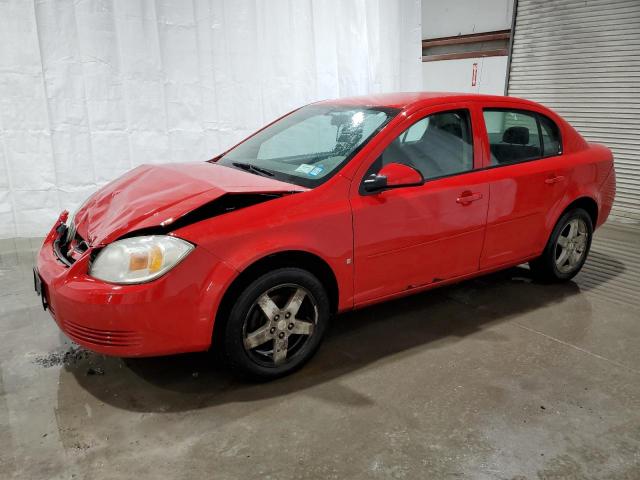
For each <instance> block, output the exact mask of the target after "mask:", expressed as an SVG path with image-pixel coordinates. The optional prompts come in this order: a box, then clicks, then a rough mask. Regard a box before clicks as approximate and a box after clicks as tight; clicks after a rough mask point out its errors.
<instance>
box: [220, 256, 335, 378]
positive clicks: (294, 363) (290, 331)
mask: <svg viewBox="0 0 640 480" xmlns="http://www.w3.org/2000/svg"><path fill="white" fill-rule="evenodd" d="M330 317H331V309H330V304H329V297H328V296H327V292H326V290H325V288H324V287H323V286H322V283H320V281H319V280H318V279H317V278H316V277H315V276H314V275H312V274H311V273H309V272H308V271H306V270H303V269H300V268H279V269H277V270H273V271H271V272H268V273H266V274H264V275H262V276H261V277H259V278H258V279H256V280H254V281H253V282H252V283H251V284H249V285H248V286H247V287H246V288H245V289H244V291H243V292H242V293H241V294H240V296H239V297H238V299H237V301H236V302H235V304H234V305H233V307H232V308H231V310H230V313H229V317H228V320H227V324H226V326H225V328H224V330H223V332H222V333H223V335H224V338H223V351H224V356H225V360H226V362H227V364H228V365H229V367H230V368H231V370H232V371H233V372H234V373H236V374H238V375H240V376H242V377H245V378H249V379H252V380H261V381H266V380H272V379H275V378H278V377H282V376H284V375H288V374H290V373H292V372H294V371H295V370H297V369H299V368H300V367H302V366H303V365H304V364H305V363H306V362H307V361H308V360H309V359H310V358H311V357H312V356H313V355H314V353H315V352H316V350H317V349H318V347H319V346H320V342H321V340H322V338H323V336H324V333H325V331H326V328H327V325H328V323H329V319H330ZM274 347H276V348H275V349H274Z"/></svg>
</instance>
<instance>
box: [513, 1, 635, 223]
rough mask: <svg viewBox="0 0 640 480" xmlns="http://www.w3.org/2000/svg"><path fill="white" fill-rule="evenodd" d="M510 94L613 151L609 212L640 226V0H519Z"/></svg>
mask: <svg viewBox="0 0 640 480" xmlns="http://www.w3.org/2000/svg"><path fill="white" fill-rule="evenodd" d="M514 30H515V31H514V36H513V49H512V56H511V66H510V69H509V83H508V90H507V91H508V94H509V95H513V96H516V97H523V98H528V99H530V100H534V101H536V102H540V103H542V104H544V105H546V106H548V107H550V108H552V109H553V110H555V111H556V112H558V113H559V114H560V115H562V116H563V117H564V118H565V119H567V120H568V121H569V122H570V123H571V124H572V125H573V126H574V127H575V128H576V129H577V130H578V131H579V132H580V133H581V134H582V135H583V136H584V137H585V138H586V139H587V140H588V141H591V142H598V143H604V144H605V145H607V146H608V147H609V148H611V150H612V151H613V154H614V157H615V165H616V173H617V194H616V201H615V204H614V210H613V213H615V214H616V215H619V216H621V217H629V218H631V219H634V220H640V0H552V1H542V0H519V1H518V2H517V10H516V17H515V25H514Z"/></svg>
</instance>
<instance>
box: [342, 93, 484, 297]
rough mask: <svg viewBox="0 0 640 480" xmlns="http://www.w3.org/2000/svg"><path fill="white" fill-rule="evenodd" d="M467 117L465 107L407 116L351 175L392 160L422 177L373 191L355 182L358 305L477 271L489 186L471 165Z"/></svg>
mask: <svg viewBox="0 0 640 480" xmlns="http://www.w3.org/2000/svg"><path fill="white" fill-rule="evenodd" d="M471 120H472V114H471V111H470V109H469V107H468V106H466V105H460V106H459V108H458V106H456V108H455V109H451V106H450V107H449V108H447V109H444V108H441V109H440V111H434V110H433V109H431V110H430V111H429V112H428V113H421V112H418V113H416V114H414V115H412V116H411V117H410V118H408V119H407V121H406V122H405V123H404V128H402V127H399V129H401V133H400V134H399V135H396V136H394V137H392V138H393V140H390V142H389V143H388V145H387V146H386V148H385V149H384V150H383V151H382V153H381V155H379V156H378V157H377V158H376V160H375V161H373V162H371V164H370V165H369V166H368V169H367V171H366V173H364V175H363V176H362V177H361V178H360V179H358V178H356V180H354V181H357V182H358V184H360V185H361V181H362V180H363V179H364V178H366V177H367V176H369V175H371V174H375V173H377V172H378V171H379V170H380V169H381V168H382V167H383V166H384V165H386V164H389V163H402V164H406V165H409V166H412V167H413V168H415V169H417V170H419V171H420V172H421V173H422V175H423V176H424V178H425V182H424V184H423V185H420V186H412V187H401V188H397V189H389V190H384V191H381V192H377V193H373V194H371V193H367V192H365V191H364V190H363V188H352V198H351V204H352V211H353V227H354V272H355V276H354V289H355V304H356V305H362V304H366V303H371V302H374V301H376V300H377V299H382V298H384V297H387V296H390V295H394V294H397V293H400V292H404V291H407V290H412V289H416V288H420V287H423V286H427V285H429V284H432V283H434V282H440V281H443V280H447V279H450V278H453V277H458V276H461V275H465V274H469V273H473V272H475V271H477V270H478V262H479V258H480V252H481V250H482V241H483V237H484V230H485V221H486V216H487V209H488V204H489V187H488V184H487V183H486V181H485V180H484V177H483V175H482V173H483V172H480V171H474V168H475V167H476V166H478V165H479V156H481V151H482V149H481V146H480V145H478V144H479V143H480V142H474V136H475V135H474V131H473V128H472V121H471ZM476 138H477V136H476ZM474 143H475V145H474ZM474 157H476V158H477V159H478V160H477V161H476V162H474ZM354 186H356V185H354Z"/></svg>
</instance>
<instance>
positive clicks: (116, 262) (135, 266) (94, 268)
mask: <svg viewBox="0 0 640 480" xmlns="http://www.w3.org/2000/svg"><path fill="white" fill-rule="evenodd" d="M193 248H194V247H193V245H192V244H190V243H189V242H186V241H184V240H181V239H179V238H176V237H170V236H168V235H151V236H146V237H132V238H125V239H124V240H118V241H117V242H113V243H111V244H109V245H107V246H106V247H105V248H103V249H102V251H101V252H100V253H99V254H98V256H97V257H96V258H95V260H94V261H93V263H92V265H91V270H90V271H89V275H91V276H92V277H95V278H98V279H100V280H104V281H106V282H112V283H144V282H148V281H150V280H153V279H155V278H158V277H159V276H161V275H163V274H165V273H166V272H168V271H169V270H171V269H172V268H173V267H175V266H176V265H177V264H178V263H180V261H181V260H182V259H183V258H184V257H186V256H187V255H188V254H189V252H191V250H193Z"/></svg>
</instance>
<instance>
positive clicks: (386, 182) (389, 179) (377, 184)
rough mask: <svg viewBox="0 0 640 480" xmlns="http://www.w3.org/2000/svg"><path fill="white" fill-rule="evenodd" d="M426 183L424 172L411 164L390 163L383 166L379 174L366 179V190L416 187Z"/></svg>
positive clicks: (375, 190)
mask: <svg viewBox="0 0 640 480" xmlns="http://www.w3.org/2000/svg"><path fill="white" fill-rule="evenodd" d="M423 183H424V177H423V176H422V174H421V173H420V172H419V171H418V170H416V169H415V168H413V167H410V166H409V165H404V164H402V163H389V164H387V165H385V166H384V167H382V169H381V170H380V171H379V172H378V173H377V174H375V173H374V174H372V175H370V176H369V177H367V178H365V179H364V182H363V185H364V190H365V191H367V192H379V191H382V190H387V189H389V188H400V187H415V186H418V185H422V184H423Z"/></svg>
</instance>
